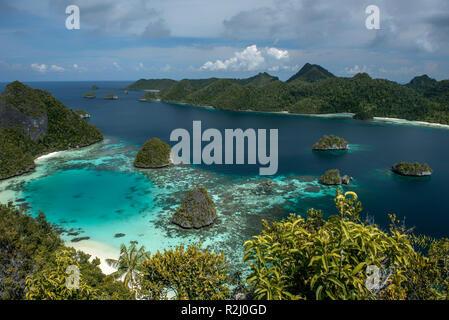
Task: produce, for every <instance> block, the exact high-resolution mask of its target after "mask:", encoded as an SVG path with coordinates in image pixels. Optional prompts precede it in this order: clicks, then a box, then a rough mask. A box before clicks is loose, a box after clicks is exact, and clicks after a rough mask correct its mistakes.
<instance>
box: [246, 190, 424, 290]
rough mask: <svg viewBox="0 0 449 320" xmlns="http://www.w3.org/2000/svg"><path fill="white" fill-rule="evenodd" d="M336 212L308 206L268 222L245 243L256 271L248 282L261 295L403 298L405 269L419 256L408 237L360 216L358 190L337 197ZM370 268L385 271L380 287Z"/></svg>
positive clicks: (248, 258) (247, 259) (249, 260)
mask: <svg viewBox="0 0 449 320" xmlns="http://www.w3.org/2000/svg"><path fill="white" fill-rule="evenodd" d="M335 202H336V207H337V210H338V212H339V214H338V215H334V216H330V217H329V218H328V220H325V219H323V218H322V213H321V212H320V211H315V210H313V209H311V210H309V212H308V217H307V218H306V219H303V218H301V217H298V216H296V215H291V216H290V217H289V218H287V219H284V220H283V221H281V222H275V223H273V224H271V225H269V224H268V223H267V222H266V221H264V222H263V231H262V234H261V235H259V236H255V237H254V239H253V240H250V241H247V242H246V243H245V253H246V254H245V257H244V261H247V262H248V263H249V265H250V267H251V270H252V273H251V274H250V276H249V277H248V282H249V283H250V284H251V285H252V286H253V287H254V289H255V294H256V298H258V299H376V298H382V299H388V298H391V299H400V298H405V297H406V292H407V289H406V287H405V281H406V280H407V278H406V277H405V275H404V272H405V271H406V270H407V269H408V268H410V267H411V266H412V261H415V260H416V256H417V254H416V253H415V251H414V249H413V247H412V245H411V242H410V240H409V239H408V237H407V236H406V235H405V234H404V233H402V232H401V231H399V230H396V229H394V228H392V229H391V230H390V232H389V233H386V232H384V231H382V230H381V229H379V228H378V227H377V226H376V225H369V224H366V223H362V222H361V221H360V220H359V213H360V211H361V209H362V208H361V204H360V202H359V201H358V200H357V196H356V194H355V193H352V192H349V193H346V194H345V195H343V194H342V192H341V191H340V190H339V191H338V193H337V197H336V200H335ZM369 266H376V267H378V268H379V269H380V270H381V271H382V272H383V273H382V277H381V279H380V280H381V281H380V285H379V286H378V287H377V288H376V289H375V290H371V291H370V290H369V289H368V288H367V286H366V281H367V279H368V277H369V273H368V272H366V271H367V270H368V269H369V268H368V267H369Z"/></svg>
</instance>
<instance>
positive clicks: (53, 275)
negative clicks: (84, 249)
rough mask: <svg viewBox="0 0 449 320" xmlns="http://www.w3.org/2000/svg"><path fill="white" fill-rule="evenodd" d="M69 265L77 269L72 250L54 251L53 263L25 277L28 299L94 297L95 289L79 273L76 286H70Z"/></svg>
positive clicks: (78, 298)
mask: <svg viewBox="0 0 449 320" xmlns="http://www.w3.org/2000/svg"><path fill="white" fill-rule="evenodd" d="M69 266H76V268H78V270H79V267H80V266H79V263H78V261H76V260H75V259H74V258H73V251H71V250H66V249H62V250H60V251H58V252H56V257H55V262H54V264H53V265H50V266H48V267H47V268H44V269H43V270H42V271H40V272H36V273H34V274H32V275H30V276H28V277H27V279H26V284H27V288H28V292H27V294H26V298H27V299H28V300H90V299H93V298H94V297H95V294H96V292H95V290H94V289H92V287H90V286H89V285H88V284H87V283H86V281H85V280H84V279H83V277H82V275H81V274H80V278H79V283H77V284H76V285H77V288H70V287H69V286H68V285H67V284H70V283H71V279H70V278H69V277H71V276H72V274H71V273H70V272H68V271H69V269H68V268H69Z"/></svg>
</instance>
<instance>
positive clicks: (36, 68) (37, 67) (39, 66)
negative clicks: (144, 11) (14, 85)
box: [31, 63, 48, 73]
mask: <svg viewBox="0 0 449 320" xmlns="http://www.w3.org/2000/svg"><path fill="white" fill-rule="evenodd" d="M31 69H33V70H34V71H37V72H41V73H45V72H47V69H48V66H47V65H46V64H38V63H33V64H31Z"/></svg>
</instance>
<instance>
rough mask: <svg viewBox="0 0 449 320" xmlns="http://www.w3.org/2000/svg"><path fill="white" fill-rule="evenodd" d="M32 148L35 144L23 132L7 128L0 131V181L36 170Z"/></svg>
mask: <svg viewBox="0 0 449 320" xmlns="http://www.w3.org/2000/svg"><path fill="white" fill-rule="evenodd" d="M30 148H31V149H33V148H34V142H33V141H32V140H31V139H30V138H29V137H28V136H27V135H25V134H24V133H23V131H22V130H20V129H9V128H5V129H3V130H1V131H0V179H5V178H9V177H13V176H16V175H20V174H23V173H26V172H29V171H31V170H33V169H34V167H35V165H34V157H33V155H32V153H31V152H30V151H29V150H30Z"/></svg>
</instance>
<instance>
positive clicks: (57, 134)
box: [0, 81, 103, 180]
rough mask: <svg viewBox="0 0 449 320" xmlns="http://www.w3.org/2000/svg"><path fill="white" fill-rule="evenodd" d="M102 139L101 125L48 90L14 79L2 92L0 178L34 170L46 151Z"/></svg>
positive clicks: (0, 109)
mask: <svg viewBox="0 0 449 320" xmlns="http://www.w3.org/2000/svg"><path fill="white" fill-rule="evenodd" d="M101 140H103V134H102V133H101V131H100V130H98V128H96V127H94V126H92V125H91V124H89V123H88V122H87V121H85V120H83V119H81V118H80V116H79V114H78V113H77V112H75V111H73V110H70V109H69V108H67V107H66V106H65V105H63V104H62V103H61V102H60V101H59V100H57V99H56V98H55V97H54V96H53V95H52V94H51V93H49V92H47V91H43V90H38V89H33V88H31V87H29V86H27V85H24V84H23V83H21V82H19V81H14V82H12V83H10V84H8V85H7V86H6V87H5V89H4V90H3V92H2V94H1V95H0V180H1V179H7V178H11V177H15V176H18V175H21V174H24V173H28V172H30V171H32V170H33V169H34V168H35V164H34V159H36V158H37V157H39V156H42V155H44V154H48V153H51V152H55V151H62V150H69V149H75V148H81V147H85V146H89V145H91V144H93V143H96V142H99V141H101Z"/></svg>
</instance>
